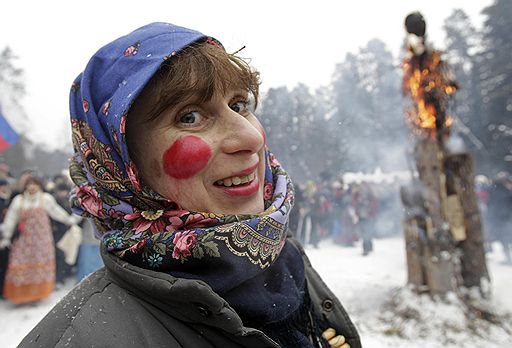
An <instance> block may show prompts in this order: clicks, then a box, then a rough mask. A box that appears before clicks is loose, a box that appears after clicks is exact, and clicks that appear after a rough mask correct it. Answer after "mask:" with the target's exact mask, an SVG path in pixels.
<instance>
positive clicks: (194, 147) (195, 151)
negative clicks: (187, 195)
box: [162, 135, 212, 179]
mask: <svg viewBox="0 0 512 348" xmlns="http://www.w3.org/2000/svg"><path fill="white" fill-rule="evenodd" d="M211 156H212V150H211V149H210V146H208V144H207V143H206V142H205V141H204V140H202V139H201V138H199V137H196V136H194V135H187V136H184V137H182V138H179V139H178V140H176V141H175V142H174V144H172V146H171V147H170V148H168V149H167V150H166V151H165V152H164V154H163V156H162V162H163V167H164V172H165V173H166V174H167V175H169V176H170V177H173V178H175V179H188V178H191V177H193V176H194V175H196V174H197V173H199V172H200V171H201V170H203V169H204V168H205V167H206V165H207V164H208V161H209V160H210V157H211Z"/></svg>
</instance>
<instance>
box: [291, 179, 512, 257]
mask: <svg viewBox="0 0 512 348" xmlns="http://www.w3.org/2000/svg"><path fill="white" fill-rule="evenodd" d="M399 186H400V183H399V182H396V181H395V182H392V183H387V182H379V183H376V182H371V181H364V180H361V181H353V182H349V183H344V181H343V178H342V176H341V175H340V176H337V177H335V178H334V179H332V178H329V177H325V176H324V177H323V178H322V179H321V180H319V181H318V182H314V181H307V182H306V183H304V184H300V185H296V187H295V190H296V203H295V206H296V208H297V209H295V211H294V212H293V213H292V215H291V217H290V227H291V228H290V229H291V231H294V232H295V234H296V237H297V238H298V239H299V240H300V241H301V242H302V243H303V244H304V245H312V246H313V247H315V248H318V245H319V242H320V241H321V240H324V239H327V238H329V239H330V240H331V241H332V242H334V243H336V244H338V245H341V246H354V245H356V244H362V249H363V250H362V253H363V255H364V256H366V255H368V254H369V253H370V252H371V251H372V250H373V240H374V238H375V237H380V236H384V235H392V234H399V233H401V232H402V226H401V218H400V216H402V214H403V208H402V204H401V202H400V197H399ZM475 192H476V194H477V199H478V203H479V208H480V214H481V220H482V228H483V232H484V238H485V247H486V251H491V250H492V243H493V242H499V243H500V244H501V245H502V248H503V253H504V256H505V262H506V263H512V219H511V218H510V207H512V176H511V175H510V174H509V173H507V172H500V173H498V174H497V175H496V177H495V178H493V179H492V180H491V179H489V178H488V177H486V176H484V175H477V176H476V177H475Z"/></svg>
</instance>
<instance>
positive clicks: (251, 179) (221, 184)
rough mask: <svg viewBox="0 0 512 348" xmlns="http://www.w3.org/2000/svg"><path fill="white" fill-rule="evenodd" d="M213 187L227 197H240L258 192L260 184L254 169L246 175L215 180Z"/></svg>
mask: <svg viewBox="0 0 512 348" xmlns="http://www.w3.org/2000/svg"><path fill="white" fill-rule="evenodd" d="M244 172H246V171H244ZM214 186H215V187H217V188H219V189H221V190H222V191H223V192H224V193H226V194H228V195H229V196H235V197H240V196H251V195H253V194H255V193H256V192H258V190H259V188H260V182H259V180H258V176H257V174H256V168H254V169H253V170H252V172H251V173H249V174H247V175H237V176H231V177H229V178H226V179H222V180H217V181H216V182H215V184H214Z"/></svg>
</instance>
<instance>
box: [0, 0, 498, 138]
mask: <svg viewBox="0 0 512 348" xmlns="http://www.w3.org/2000/svg"><path fill="white" fill-rule="evenodd" d="M491 2H492V1H491V0H478V1H477V0H475V1H468V0H424V1H418V0H401V1H398V0H386V1H382V0H373V1H370V0H357V1H342V0H331V1H327V0H325V1H324V0H311V1H297V0H295V1H293V0H273V1H266V0H261V1H251V2H249V1H243V0H238V1H228V0H225V1H223V0H217V1H196V0H182V1H172V0H165V1H161V0H145V1H133V0H124V1H114V0H102V1H98V0H87V1H36V0H33V1H7V2H4V3H3V4H2V5H1V6H0V10H1V13H2V16H1V19H0V49H3V47H5V46H6V45H9V46H10V47H11V48H12V49H13V51H14V53H15V54H16V55H17V56H18V57H19V60H18V66H19V67H21V68H23V69H24V70H25V83H26V87H27V96H26V97H25V98H24V100H23V105H24V106H25V110H26V112H27V114H28V116H29V118H30V121H31V124H32V129H31V130H30V133H29V134H28V135H29V136H30V138H32V139H34V140H36V141H38V142H42V143H44V144H47V145H48V146H51V147H55V146H59V144H62V142H63V140H64V139H67V138H69V136H70V135H69V134H70V133H69V130H68V128H69V126H68V117H69V114H68V93H69V87H70V85H71V82H72V81H73V79H74V78H75V77H76V76H77V75H78V74H79V73H80V72H81V71H82V70H83V69H84V67H85V65H86V64H87V61H88V60H89V58H90V57H91V56H92V55H93V54H94V53H95V52H96V51H97V50H98V49H99V48H100V47H101V46H103V45H105V44H106V43H108V42H110V41H112V40H113V39H115V38H117V37H119V36H121V35H124V34H127V33H128V32H130V31H132V30H134V29H136V28H138V27H140V26H142V25H145V24H147V23H150V22H156V21H161V22H170V23H174V24H177V25H181V26H184V27H189V28H192V29H196V30H199V31H201V32H203V33H205V34H207V35H211V36H214V37H216V38H217V39H219V40H220V41H221V42H222V43H223V44H224V46H225V47H226V49H227V50H228V51H236V50H238V49H239V48H240V47H242V46H246V49H245V50H244V51H243V56H245V57H250V58H251V59H252V65H253V66H254V67H256V68H257V69H258V70H259V71H260V72H261V78H262V81H263V84H262V89H263V90H266V89H268V88H270V87H277V86H282V85H286V86H289V87H293V86H294V85H296V84H297V83H299V82H303V83H305V84H307V85H309V86H311V87H313V88H316V87H318V86H320V85H325V84H328V83H329V81H330V78H331V75H332V72H333V71H334V67H335V64H336V63H338V62H341V61H342V60H343V58H344V56H345V54H346V53H347V52H357V50H358V49H359V48H360V47H362V46H364V45H365V44H366V43H367V42H368V41H369V40H371V39H373V38H379V39H381V40H383V41H384V42H386V44H387V45H388V47H389V48H390V49H391V50H392V52H393V54H394V55H397V54H398V52H399V50H400V47H401V44H402V41H403V37H404V29H403V21H404V18H405V16H406V15H407V14H408V13H410V12H412V11H415V10H419V11H420V12H422V13H423V15H424V16H425V18H426V20H427V32H428V35H429V38H430V41H432V42H433V43H434V44H435V45H436V47H440V48H442V46H443V41H444V33H443V31H442V24H443V21H444V19H445V18H446V17H448V16H449V15H450V13H451V12H452V10H453V9H455V8H462V9H464V11H465V12H466V13H467V14H468V15H469V16H470V18H471V19H472V21H473V23H475V25H476V26H477V27H479V26H480V25H481V22H482V16H481V15H480V11H481V10H482V9H483V8H484V7H486V6H488V5H489V4H490V3H491ZM7 116H8V117H9V115H7Z"/></svg>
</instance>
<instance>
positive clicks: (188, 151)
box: [128, 89, 265, 214]
mask: <svg viewBox="0 0 512 348" xmlns="http://www.w3.org/2000/svg"><path fill="white" fill-rule="evenodd" d="M148 91H151V89H145V90H144V91H143V93H142V94H141V95H140V96H139V97H138V98H137V101H136V102H135V104H134V106H133V107H132V110H131V111H130V116H129V117H130V119H129V121H128V127H129V129H128V143H129V146H130V148H131V149H133V150H134V151H135V153H136V157H137V160H136V163H137V167H138V169H139V174H140V175H141V177H142V178H143V180H144V181H145V183H146V184H148V185H149V186H150V187H151V188H152V189H153V190H155V191H156V192H158V193H160V194H161V195H163V196H164V197H166V198H168V199H170V200H172V201H173V202H176V203H178V204H179V205H180V206H181V207H182V208H183V209H187V210H193V211H204V212H212V213H222V214H255V213H259V212H262V211H263V209H264V208H263V180H264V172H265V160H264V143H265V140H264V131H263V127H262V126H261V124H260V123H259V121H258V120H257V119H256V117H255V116H254V115H253V114H252V113H251V112H250V111H249V106H248V94H247V92H245V91H236V90H230V91H228V92H227V93H226V94H225V95H220V93H217V94H215V95H214V96H213V98H212V99H211V100H209V101H206V102H199V101H198V100H199V98H198V96H191V98H187V100H186V101H183V102H182V103H179V104H177V105H176V106H172V107H169V108H168V109H167V110H165V111H164V112H163V113H162V114H161V115H160V116H159V117H158V118H157V119H156V120H153V121H145V119H147V115H148V113H149V111H150V109H151V107H152V103H153V100H154V98H153V96H152V95H151V92H148Z"/></svg>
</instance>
